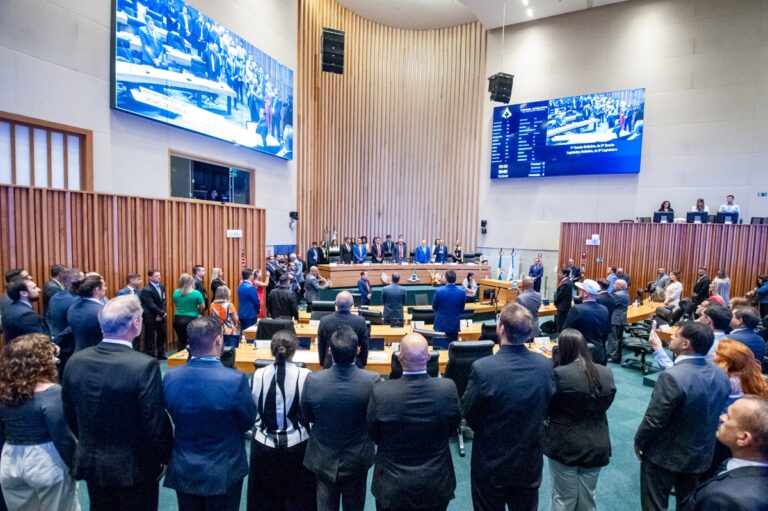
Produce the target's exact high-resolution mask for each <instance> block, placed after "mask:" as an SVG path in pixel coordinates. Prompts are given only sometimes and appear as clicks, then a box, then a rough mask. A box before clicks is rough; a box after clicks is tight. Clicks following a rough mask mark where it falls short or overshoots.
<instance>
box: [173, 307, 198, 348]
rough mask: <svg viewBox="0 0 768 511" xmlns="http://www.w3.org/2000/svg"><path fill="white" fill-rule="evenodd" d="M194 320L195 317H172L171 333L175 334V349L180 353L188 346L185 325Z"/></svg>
mask: <svg viewBox="0 0 768 511" xmlns="http://www.w3.org/2000/svg"><path fill="white" fill-rule="evenodd" d="M195 319H196V317H195V316H179V315H176V316H174V317H173V331H174V332H176V348H177V349H178V350H179V351H181V350H183V349H184V348H186V347H187V344H189V337H188V336H187V325H188V324H190V323H192V321H194V320H195Z"/></svg>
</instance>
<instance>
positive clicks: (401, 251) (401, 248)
mask: <svg viewBox="0 0 768 511" xmlns="http://www.w3.org/2000/svg"><path fill="white" fill-rule="evenodd" d="M400 257H403V244H402V243H401V244H400Z"/></svg>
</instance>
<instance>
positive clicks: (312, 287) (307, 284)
mask: <svg viewBox="0 0 768 511" xmlns="http://www.w3.org/2000/svg"><path fill="white" fill-rule="evenodd" d="M318 275H320V271H319V270H318V269H317V266H310V268H309V273H308V274H307V277H306V279H305V280H304V299H305V300H306V301H307V305H312V302H313V301H315V300H317V297H318V296H319V294H320V290H322V289H326V288H327V287H328V284H327V283H326V284H325V285H321V284H320V280H319V279H318V278H317V277H318Z"/></svg>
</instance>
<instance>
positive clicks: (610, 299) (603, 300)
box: [595, 279, 616, 321]
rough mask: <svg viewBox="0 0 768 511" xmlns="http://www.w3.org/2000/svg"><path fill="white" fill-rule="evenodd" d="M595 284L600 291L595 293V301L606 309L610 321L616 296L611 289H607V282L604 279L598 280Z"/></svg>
mask: <svg viewBox="0 0 768 511" xmlns="http://www.w3.org/2000/svg"><path fill="white" fill-rule="evenodd" d="M597 284H598V285H599V286H600V292H599V293H597V297H596V298H595V301H596V302H597V303H599V304H600V305H602V306H603V307H605V308H606V309H608V321H610V320H611V318H612V317H613V309H614V308H616V298H615V297H614V295H613V291H608V287H609V284H608V281H607V280H606V279H600V280H598V281H597ZM614 286H615V283H614Z"/></svg>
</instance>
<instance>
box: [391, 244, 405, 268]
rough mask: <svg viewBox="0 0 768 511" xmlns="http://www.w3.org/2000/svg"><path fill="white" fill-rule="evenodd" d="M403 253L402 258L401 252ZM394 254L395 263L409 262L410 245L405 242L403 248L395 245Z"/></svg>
mask: <svg viewBox="0 0 768 511" xmlns="http://www.w3.org/2000/svg"><path fill="white" fill-rule="evenodd" d="M401 248H402V250H401ZM401 251H402V253H403V256H402V257H400V252H401ZM392 254H393V256H394V258H395V262H396V263H404V262H407V261H408V244H407V243H405V242H403V243H402V247H401V246H400V244H398V243H395V248H394V251H393V252H392Z"/></svg>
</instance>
